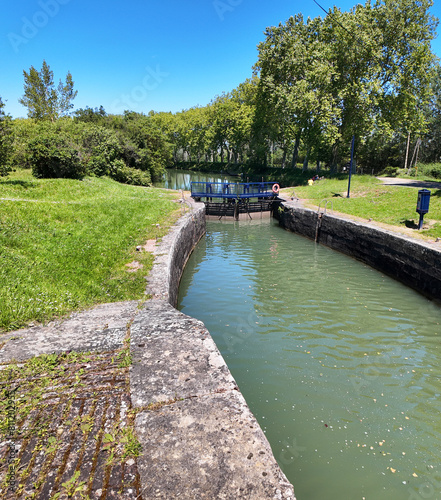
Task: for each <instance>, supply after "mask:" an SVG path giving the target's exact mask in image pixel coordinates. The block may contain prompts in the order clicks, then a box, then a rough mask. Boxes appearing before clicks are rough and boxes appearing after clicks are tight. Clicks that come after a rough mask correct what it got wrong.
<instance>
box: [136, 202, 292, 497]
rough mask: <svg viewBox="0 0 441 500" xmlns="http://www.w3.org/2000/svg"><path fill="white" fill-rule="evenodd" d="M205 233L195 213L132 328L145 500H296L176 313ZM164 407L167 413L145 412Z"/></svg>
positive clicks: (174, 241)
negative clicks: (190, 261)
mask: <svg viewBox="0 0 441 500" xmlns="http://www.w3.org/2000/svg"><path fill="white" fill-rule="evenodd" d="M204 233H205V207H204V205H203V204H193V205H192V208H191V211H190V213H188V214H186V215H185V216H183V217H181V218H180V219H179V221H178V222H177V224H176V225H175V226H174V227H173V228H172V230H171V231H170V232H169V234H168V235H167V236H166V237H165V238H163V240H162V241H161V243H160V244H159V245H158V247H157V249H156V251H155V255H156V257H155V262H154V265H153V268H152V271H151V273H150V276H149V278H148V286H147V292H148V293H149V294H151V295H152V297H153V299H152V300H150V301H148V302H147V303H146V304H145V306H144V307H143V309H142V310H141V311H140V312H139V313H138V314H137V316H136V317H135V319H134V322H133V324H132V326H131V353H132V357H133V364H132V367H131V370H130V385H131V397H132V404H133V406H134V407H135V408H138V410H139V413H138V415H137V417H136V421H135V426H136V432H137V434H138V436H139V438H140V440H141V442H142V444H143V449H144V454H142V455H141V456H140V457H139V460H138V468H139V472H140V475H141V483H142V485H143V489H144V494H147V495H148V498H150V495H152V496H155V497H156V496H158V495H159V496H161V498H178V497H179V498H231V499H236V498H251V499H256V500H257V499H265V498H275V499H290V500H295V497H294V490H293V487H292V485H291V484H290V483H289V481H288V480H287V478H286V476H285V475H284V473H283V472H282V470H281V469H280V467H279V465H278V464H277V461H276V460H275V458H274V455H273V453H272V450H271V447H270V445H269V443H268V440H267V438H266V436H265V434H264V433H263V431H262V429H261V428H260V426H259V424H258V422H257V421H256V419H255V417H254V415H253V414H252V413H251V411H250V410H249V408H248V405H247V403H246V401H245V399H244V398H243V396H242V394H241V393H240V391H239V390H238V387H237V386H236V383H235V381H234V379H233V377H232V376H231V373H230V371H229V369H228V367H227V365H226V363H225V360H224V359H223V357H222V355H221V354H220V352H219V350H218V349H217V347H216V345H215V343H214V341H213V339H212V338H211V336H210V333H209V332H208V330H207V329H206V328H205V326H204V325H203V323H202V322H200V321H198V320H195V319H194V318H190V317H188V316H186V315H184V314H182V313H180V312H179V311H177V310H176V309H174V306H176V302H177V292H178V287H179V281H180V278H181V274H182V271H183V269H184V267H185V264H186V262H187V260H188V258H189V256H190V254H191V252H192V251H193V249H194V247H195V246H196V244H197V243H198V241H199V239H200V238H201V236H202V235H203V234H204ZM170 304H171V305H172V306H173V307H171V306H170ZM160 357H162V358H164V359H160ZM158 396H159V397H158ZM161 400H162V401H163V402H166V403H168V404H165V405H164V407H163V408H162V407H161V409H160V410H159V411H151V410H147V406H148V405H149V404H150V403H152V402H160V401H161ZM173 412H175V413H173ZM173 414H175V417H174V418H172V417H171V416H170V415H173ZM161 435H163V436H164V438H163V439H162V438H161ZM170 436H179V438H176V439H172V438H171V437H170ZM153 441H154V443H155V445H154V447H153V448H152V445H151V443H152V442H153ZM158 450H159V451H158ZM195 453H196V454H197V455H198V456H195ZM201 464H202V465H201ZM165 470H167V471H168V472H167V474H164V471H165ZM163 495H164V496H163Z"/></svg>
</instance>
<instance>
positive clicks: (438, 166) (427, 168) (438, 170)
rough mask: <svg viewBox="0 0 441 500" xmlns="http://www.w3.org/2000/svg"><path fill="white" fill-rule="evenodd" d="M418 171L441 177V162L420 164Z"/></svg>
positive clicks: (429, 175) (436, 177)
mask: <svg viewBox="0 0 441 500" xmlns="http://www.w3.org/2000/svg"><path fill="white" fill-rule="evenodd" d="M418 172H419V173H420V174H423V175H425V176H428V177H433V178H435V179H441V163H427V164H425V165H424V164H421V163H419V164H418Z"/></svg>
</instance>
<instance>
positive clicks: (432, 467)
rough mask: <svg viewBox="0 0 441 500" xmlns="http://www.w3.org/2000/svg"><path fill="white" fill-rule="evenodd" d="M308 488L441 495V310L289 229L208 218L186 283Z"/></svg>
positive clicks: (335, 494)
mask: <svg viewBox="0 0 441 500" xmlns="http://www.w3.org/2000/svg"><path fill="white" fill-rule="evenodd" d="M178 307H179V309H180V310H181V311H183V312H184V313H186V314H188V315H191V316H193V317H196V318H198V319H200V320H202V321H203V322H204V323H205V325H206V326H207V328H208V329H209V331H210V333H211V335H212V337H213V339H214V340H215V342H216V344H217V346H218V348H219V350H220V351H221V353H222V355H223V356H224V358H225V360H226V362H227V364H228V366H229V368H230V370H231V372H232V374H233V376H234V377H235V379H236V381H237V383H238V385H239V387H240V390H241V392H242V394H243V395H244V397H245V399H246V400H247V403H248V405H249V406H250V408H251V410H252V412H253V413H254V415H255V416H256V418H257V420H258V421H259V423H260V425H261V427H262V429H263V430H264V432H265V434H266V436H267V438H268V440H269V442H270V444H271V447H272V449H273V452H274V456H275V457H276V459H277V461H278V462H279V464H280V466H281V468H282V469H283V471H284V472H285V474H286V475H287V477H288V479H289V480H290V481H291V482H292V483H293V485H294V489H295V493H296V496H297V499H298V500H342V499H343V500H355V499H360V500H361V499H366V500H403V499H404V500H407V499H409V500H417V499H433V500H435V499H438V500H439V499H441V467H440V457H441V338H440V337H441V333H440V332H441V328H440V322H441V310H440V308H439V307H438V306H436V305H435V304H434V303H433V302H431V301H429V300H427V299H425V298H424V297H422V296H420V295H419V294H417V293H416V292H414V291H413V290H411V289H409V288H407V287H405V286H403V285H401V284H400V283H398V282H396V281H394V280H392V279H390V278H388V277H386V276H384V275H382V274H381V273H379V272H377V271H375V270H373V269H371V268H370V267H368V266H365V265H363V264H361V263H360V262H357V261H355V260H352V259H350V258H348V257H346V256H344V255H341V254H339V253H337V252H334V251H332V250H330V249H327V248H325V247H322V246H317V245H315V244H314V243H313V242H311V241H309V240H307V239H304V238H302V237H300V236H297V235H294V234H292V233H288V232H286V231H284V230H282V229H281V228H279V227H278V226H277V224H276V222H275V221H274V220H270V221H268V220H267V221H249V222H231V223H230V222H209V223H207V234H206V236H205V237H204V238H203V239H202V240H201V242H200V243H199V245H198V246H197V248H196V250H195V251H194V253H193V254H192V256H191V258H190V260H189V262H188V264H187V266H186V269H185V272H184V275H183V278H182V281H181V286H180V297H179V306H178Z"/></svg>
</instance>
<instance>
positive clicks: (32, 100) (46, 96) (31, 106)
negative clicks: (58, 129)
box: [18, 61, 78, 122]
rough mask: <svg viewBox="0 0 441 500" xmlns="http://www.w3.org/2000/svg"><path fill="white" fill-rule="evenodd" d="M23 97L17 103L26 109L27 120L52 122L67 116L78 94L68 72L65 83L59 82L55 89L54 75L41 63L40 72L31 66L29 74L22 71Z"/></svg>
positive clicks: (47, 66)
mask: <svg viewBox="0 0 441 500" xmlns="http://www.w3.org/2000/svg"><path fill="white" fill-rule="evenodd" d="M23 75H24V96H23V97H22V98H21V99H19V101H18V102H19V103H20V104H22V105H23V106H25V107H27V108H28V116H29V118H34V119H35V120H50V121H51V122H54V121H56V120H57V118H59V117H60V116H64V115H67V114H68V112H69V110H70V109H71V108H72V107H73V103H72V101H73V100H74V99H75V97H76V96H77V94H78V91H77V90H74V89H73V87H74V82H73V80H72V75H71V74H70V72H68V73H67V75H66V81H65V83H63V82H62V81H61V80H60V82H59V84H58V86H57V87H55V84H54V73H53V71H51V69H50V67H49V65H48V64H47V63H46V61H43V66H42V68H41V71H37V70H36V69H35V68H34V67H33V66H31V68H30V69H29V72H28V73H27V72H26V71H23Z"/></svg>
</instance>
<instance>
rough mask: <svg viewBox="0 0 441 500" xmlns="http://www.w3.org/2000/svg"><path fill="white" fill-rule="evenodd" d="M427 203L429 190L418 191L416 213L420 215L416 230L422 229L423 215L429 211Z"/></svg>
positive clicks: (428, 201)
mask: <svg viewBox="0 0 441 500" xmlns="http://www.w3.org/2000/svg"><path fill="white" fill-rule="evenodd" d="M429 203H430V190H429V189H420V190H419V191H418V201H417V207H416V211H417V212H418V213H419V214H420V221H419V223H418V230H420V229H422V227H423V218H424V214H427V212H428V211H429Z"/></svg>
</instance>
